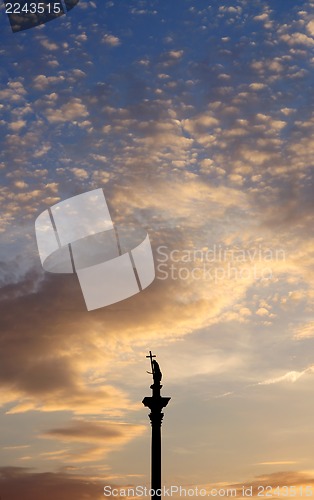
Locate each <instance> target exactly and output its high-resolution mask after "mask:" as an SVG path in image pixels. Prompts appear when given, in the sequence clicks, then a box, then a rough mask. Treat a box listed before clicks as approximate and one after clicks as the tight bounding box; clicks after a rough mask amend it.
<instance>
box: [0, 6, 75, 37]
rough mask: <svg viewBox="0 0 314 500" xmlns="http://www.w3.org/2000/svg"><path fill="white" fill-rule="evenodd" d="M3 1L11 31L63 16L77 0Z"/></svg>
mask: <svg viewBox="0 0 314 500" xmlns="http://www.w3.org/2000/svg"><path fill="white" fill-rule="evenodd" d="M4 3H5V12H6V14H7V16H8V18H9V21H10V24H11V29H12V31H13V33H16V32H18V31H22V30H27V29H30V28H35V26H39V25H40V24H45V23H48V22H49V21H53V20H54V19H56V18H58V17H60V16H63V15H64V14H66V13H67V12H68V11H69V10H71V9H73V7H75V6H76V5H77V4H78V3H79V0H44V1H43V0H22V1H20V2H14V1H13V2H9V1H7V0H5V1H4Z"/></svg>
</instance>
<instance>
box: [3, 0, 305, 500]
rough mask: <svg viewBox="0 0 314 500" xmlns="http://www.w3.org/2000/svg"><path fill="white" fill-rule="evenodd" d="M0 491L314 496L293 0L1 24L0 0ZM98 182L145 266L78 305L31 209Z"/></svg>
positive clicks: (118, 5) (106, 9) (129, 6)
mask: <svg viewBox="0 0 314 500" xmlns="http://www.w3.org/2000/svg"><path fill="white" fill-rule="evenodd" d="M0 22H1V28H0V37H1V45H0V52H1V65H0V74H1V88H0V108H1V109H0V111H1V113H0V127H1V136H0V137H1V139H0V140H1V148H0V175H1V186H0V203H1V214H0V241H1V245H0V280H1V292H0V324H1V329H0V343H1V350H0V404H1V408H0V429H1V439H0V466H1V467H0V497H1V500H7V499H9V500H20V499H23V500H42V499H45V500H52V499H55V498H57V499H58V500H86V499H93V500H100V499H101V498H104V496H103V488H104V486H106V485H116V486H117V487H122V486H125V485H134V486H136V485H146V486H149V483H150V431H151V429H150V423H149V419H148V416H147V413H148V410H147V408H144V407H143V405H142V402H141V401H142V399H143V397H144V396H149V395H150V388H149V386H150V384H151V376H150V375H148V374H147V373H146V371H147V370H149V368H150V366H149V363H148V360H147V359H146V358H145V356H146V355H147V354H148V351H149V350H150V349H151V350H152V351H153V352H154V354H157V359H158V361H159V363H160V367H161V370H162V372H163V380H162V383H163V389H162V395H163V396H171V401H170V403H169V405H168V407H167V408H166V409H165V418H164V422H163V428H162V432H163V483H164V484H166V485H182V486H189V487H192V486H199V487H200V486H201V485H205V487H206V488H210V487H213V485H217V484H224V485H236V487H237V486H240V485H244V484H245V485H252V484H253V485H266V484H268V485H273V486H278V485H294V486H298V487H300V485H301V486H302V487H303V486H304V487H305V486H306V485H310V486H312V488H313V496H314V461H313V443H314V314H313V305H314V235H313V222H314V220H313V219H314V217H313V213H314V194H313V193H314V189H313V171H314V169H313V165H314V160H313V157H314V93H313V85H314V51H313V49H314V0H299V1H292V0H273V1H271V0H234V1H229V0H169V1H166V0H112V1H107V0H94V1H87V0H81V1H80V3H79V4H78V6H77V7H75V8H74V9H73V10H71V12H69V13H68V15H66V16H62V17H60V18H58V19H56V20H54V21H52V22H49V23H47V24H46V25H42V26H39V27H36V28H33V29H30V30H26V31H23V32H20V33H12V31H11V28H10V24H9V21H8V18H7V16H6V14H5V12H4V3H3V2H1V18H0ZM97 188H102V189H103V191H104V194H105V197H106V200H107V203H108V206H109V209H110V213H111V216H112V219H113V220H114V222H115V223H118V224H123V225H129V226H130V227H133V226H138V227H140V228H142V229H144V230H145V231H147V232H148V234H149V237H150V240H151V243H152V248H153V254H154V259H155V267H156V279H155V281H154V282H153V283H152V284H151V285H150V286H149V287H148V288H147V289H145V290H144V291H143V292H141V293H139V294H137V295H135V296H133V297H131V298H129V299H127V300H124V301H122V302H119V303H116V304H114V305H111V306H108V307H105V308H102V309H97V310H95V311H91V312H88V311H87V309H86V306H85V303H84V299H83V296H82V292H81V289H80V287H79V283H78V280H77V277H76V276H75V275H66V274H64V275H63V274H49V273H47V272H45V271H44V270H43V269H42V267H41V262H40V259H39V254H38V250H37V244H36V236H35V220H36V218H37V217H38V215H39V214H40V213H42V212H43V211H44V210H46V209H47V208H49V207H51V206H52V205H54V204H56V203H58V202H59V201H61V200H65V199H67V198H70V197H72V196H75V195H78V194H81V193H84V192H86V191H90V190H93V189H97ZM297 498H301V495H299V496H297Z"/></svg>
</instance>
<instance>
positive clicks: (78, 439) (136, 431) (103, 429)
mask: <svg viewBox="0 0 314 500" xmlns="http://www.w3.org/2000/svg"><path fill="white" fill-rule="evenodd" d="M145 429H146V426H143V425H130V424H124V423H117V422H103V421H96V420H94V421H86V420H76V421H73V422H71V423H70V425H68V426H67V427H59V428H55V429H51V430H49V431H47V432H45V433H44V434H43V435H42V437H43V438H48V439H53V440H58V441H60V442H62V443H78V444H84V447H83V448H81V449H79V450H77V449H76V450H75V452H73V453H69V452H67V451H62V452H61V455H62V456H61V457H60V454H58V455H57V458H58V459H60V458H62V460H63V461H64V462H70V463H77V462H89V461H96V460H100V459H102V458H103V457H104V455H106V454H107V453H108V452H110V451H112V450H113V449H117V448H120V447H121V446H123V445H125V444H126V443H128V442H129V441H130V440H132V439H134V438H135V437H138V436H139V435H140V434H142V433H143V432H144V430H145ZM52 456H53V455H52Z"/></svg>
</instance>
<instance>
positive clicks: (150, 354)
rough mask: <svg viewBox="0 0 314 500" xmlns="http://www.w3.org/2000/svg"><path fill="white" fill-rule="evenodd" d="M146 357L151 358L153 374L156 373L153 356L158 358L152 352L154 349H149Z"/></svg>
mask: <svg viewBox="0 0 314 500" xmlns="http://www.w3.org/2000/svg"><path fill="white" fill-rule="evenodd" d="M146 358H150V364H151V367H152V374H154V365H153V358H156V355H155V354H152V351H149V355H148V356H146Z"/></svg>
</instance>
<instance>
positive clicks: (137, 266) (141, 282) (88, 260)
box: [35, 189, 155, 311]
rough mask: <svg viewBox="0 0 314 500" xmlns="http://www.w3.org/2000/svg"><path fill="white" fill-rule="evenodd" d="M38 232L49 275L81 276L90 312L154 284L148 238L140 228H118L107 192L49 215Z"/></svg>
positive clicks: (82, 198) (47, 212)
mask: <svg viewBox="0 0 314 500" xmlns="http://www.w3.org/2000/svg"><path fill="white" fill-rule="evenodd" d="M35 231H36V238H37V245H38V251H39V256H40V259H41V263H42V266H43V268H44V270H45V271H48V272H51V273H76V274H77V276H78V280H79V283H80V286H81V289H82V292H83V296H84V299H85V303H86V307H87V309H88V311H91V310H93V309H98V308H100V307H105V306H108V305H110V304H114V303H116V302H120V301H121V300H124V299H127V298H129V297H131V296H132V295H135V294H137V293H139V292H140V291H142V290H144V289H145V288H147V287H148V285H150V284H151V283H152V282H153V281H154V278H155V266H154V259H153V253H152V248H151V244H150V240H149V236H148V234H147V233H145V234H144V237H143V236H141V237H140V240H139V237H138V231H137V230H134V228H131V227H130V228H127V229H126V228H122V227H121V228H120V227H116V226H115V225H114V223H113V221H112V219H111V216H110V213H109V209H108V206H107V203H106V199H105V196H104V193H103V190H102V189H95V190H93V191H89V192H87V193H83V194H80V195H78V196H74V197H73V198H69V199H68V200H65V201H61V202H60V203H57V204H56V205H53V206H52V207H51V208H49V209H48V210H45V211H44V212H43V213H42V214H40V215H39V217H38V218H37V219H36V222H35ZM135 241H136V245H135V246H134V243H135Z"/></svg>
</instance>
